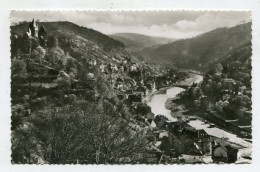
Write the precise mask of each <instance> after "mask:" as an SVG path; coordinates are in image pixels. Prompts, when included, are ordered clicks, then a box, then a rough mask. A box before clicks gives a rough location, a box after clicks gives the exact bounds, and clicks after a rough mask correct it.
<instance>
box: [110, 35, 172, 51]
mask: <svg viewBox="0 0 260 172" xmlns="http://www.w3.org/2000/svg"><path fill="white" fill-rule="evenodd" d="M109 36H110V37H111V38H113V39H116V40H118V41H120V42H122V43H124V44H125V46H126V48H127V49H128V50H129V51H131V52H136V51H140V50H142V49H144V48H146V47H151V46H156V45H161V44H166V43H169V42H173V41H175V40H174V39H172V38H165V37H155V36H148V35H142V34H138V33H116V34H113V35H109Z"/></svg>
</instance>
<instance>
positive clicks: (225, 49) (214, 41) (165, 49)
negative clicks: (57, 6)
mask: <svg viewBox="0 0 260 172" xmlns="http://www.w3.org/2000/svg"><path fill="white" fill-rule="evenodd" d="M250 41H251V22H250V23H245V24H241V25H237V26H234V27H231V28H226V27H224V28H218V29H215V30H213V31H210V32H207V33H204V34H201V35H199V36H196V37H194V38H191V39H183V40H177V41H175V42H172V43H169V44H164V45H161V46H158V47H154V48H153V47H149V48H145V49H143V50H141V51H139V52H137V54H138V56H140V57H141V58H144V59H146V60H148V61H150V60H151V61H156V62H167V63H169V62H172V63H175V64H176V65H177V66H178V67H184V68H194V69H202V70H203V69H206V68H208V66H209V65H211V64H212V63H216V62H218V59H220V58H222V57H225V56H226V55H227V54H229V53H230V52H231V51H232V50H234V49H236V48H238V47H240V46H242V45H244V44H246V43H249V42H250Z"/></svg>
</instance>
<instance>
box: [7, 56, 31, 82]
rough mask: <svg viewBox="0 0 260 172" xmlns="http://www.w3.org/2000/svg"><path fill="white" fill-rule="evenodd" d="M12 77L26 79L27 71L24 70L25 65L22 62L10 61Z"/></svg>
mask: <svg viewBox="0 0 260 172" xmlns="http://www.w3.org/2000/svg"><path fill="white" fill-rule="evenodd" d="M11 70H12V76H18V77H21V78H25V77H27V75H28V73H27V69H26V63H25V62H24V61H23V60H19V59H17V60H13V61H12V66H11Z"/></svg>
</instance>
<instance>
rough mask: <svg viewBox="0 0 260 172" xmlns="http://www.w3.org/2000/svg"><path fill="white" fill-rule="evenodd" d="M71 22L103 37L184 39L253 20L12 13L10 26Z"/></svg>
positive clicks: (232, 14) (240, 16)
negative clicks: (138, 36)
mask: <svg viewBox="0 0 260 172" xmlns="http://www.w3.org/2000/svg"><path fill="white" fill-rule="evenodd" d="M33 18H35V19H36V20H39V21H70V22H73V23H75V24H78V25H80V26H84V27H88V28H92V29H94V30H97V31H99V32H102V33H104V34H108V35H110V34H115V33H139V34H144V35H149V36H159V37H167V38H173V39H185V38H191V37H194V36H197V35H199V34H202V33H205V32H208V31H211V30H214V29H216V28H219V27H233V26H235V25H238V24H242V23H246V22H249V21H251V13H250V12H249V11H113V10H112V11H90V10H88V11H76V10H75V11H12V12H11V15H10V21H11V24H14V23H18V22H21V21H31V20H32V19H33Z"/></svg>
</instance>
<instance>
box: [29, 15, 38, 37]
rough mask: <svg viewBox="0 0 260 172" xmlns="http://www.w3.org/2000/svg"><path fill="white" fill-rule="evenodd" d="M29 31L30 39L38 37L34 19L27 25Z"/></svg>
mask: <svg viewBox="0 0 260 172" xmlns="http://www.w3.org/2000/svg"><path fill="white" fill-rule="evenodd" d="M29 29H30V30H31V36H32V37H38V25H37V23H36V21H35V20H34V19H33V20H32V22H31V23H30V24H29Z"/></svg>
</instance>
